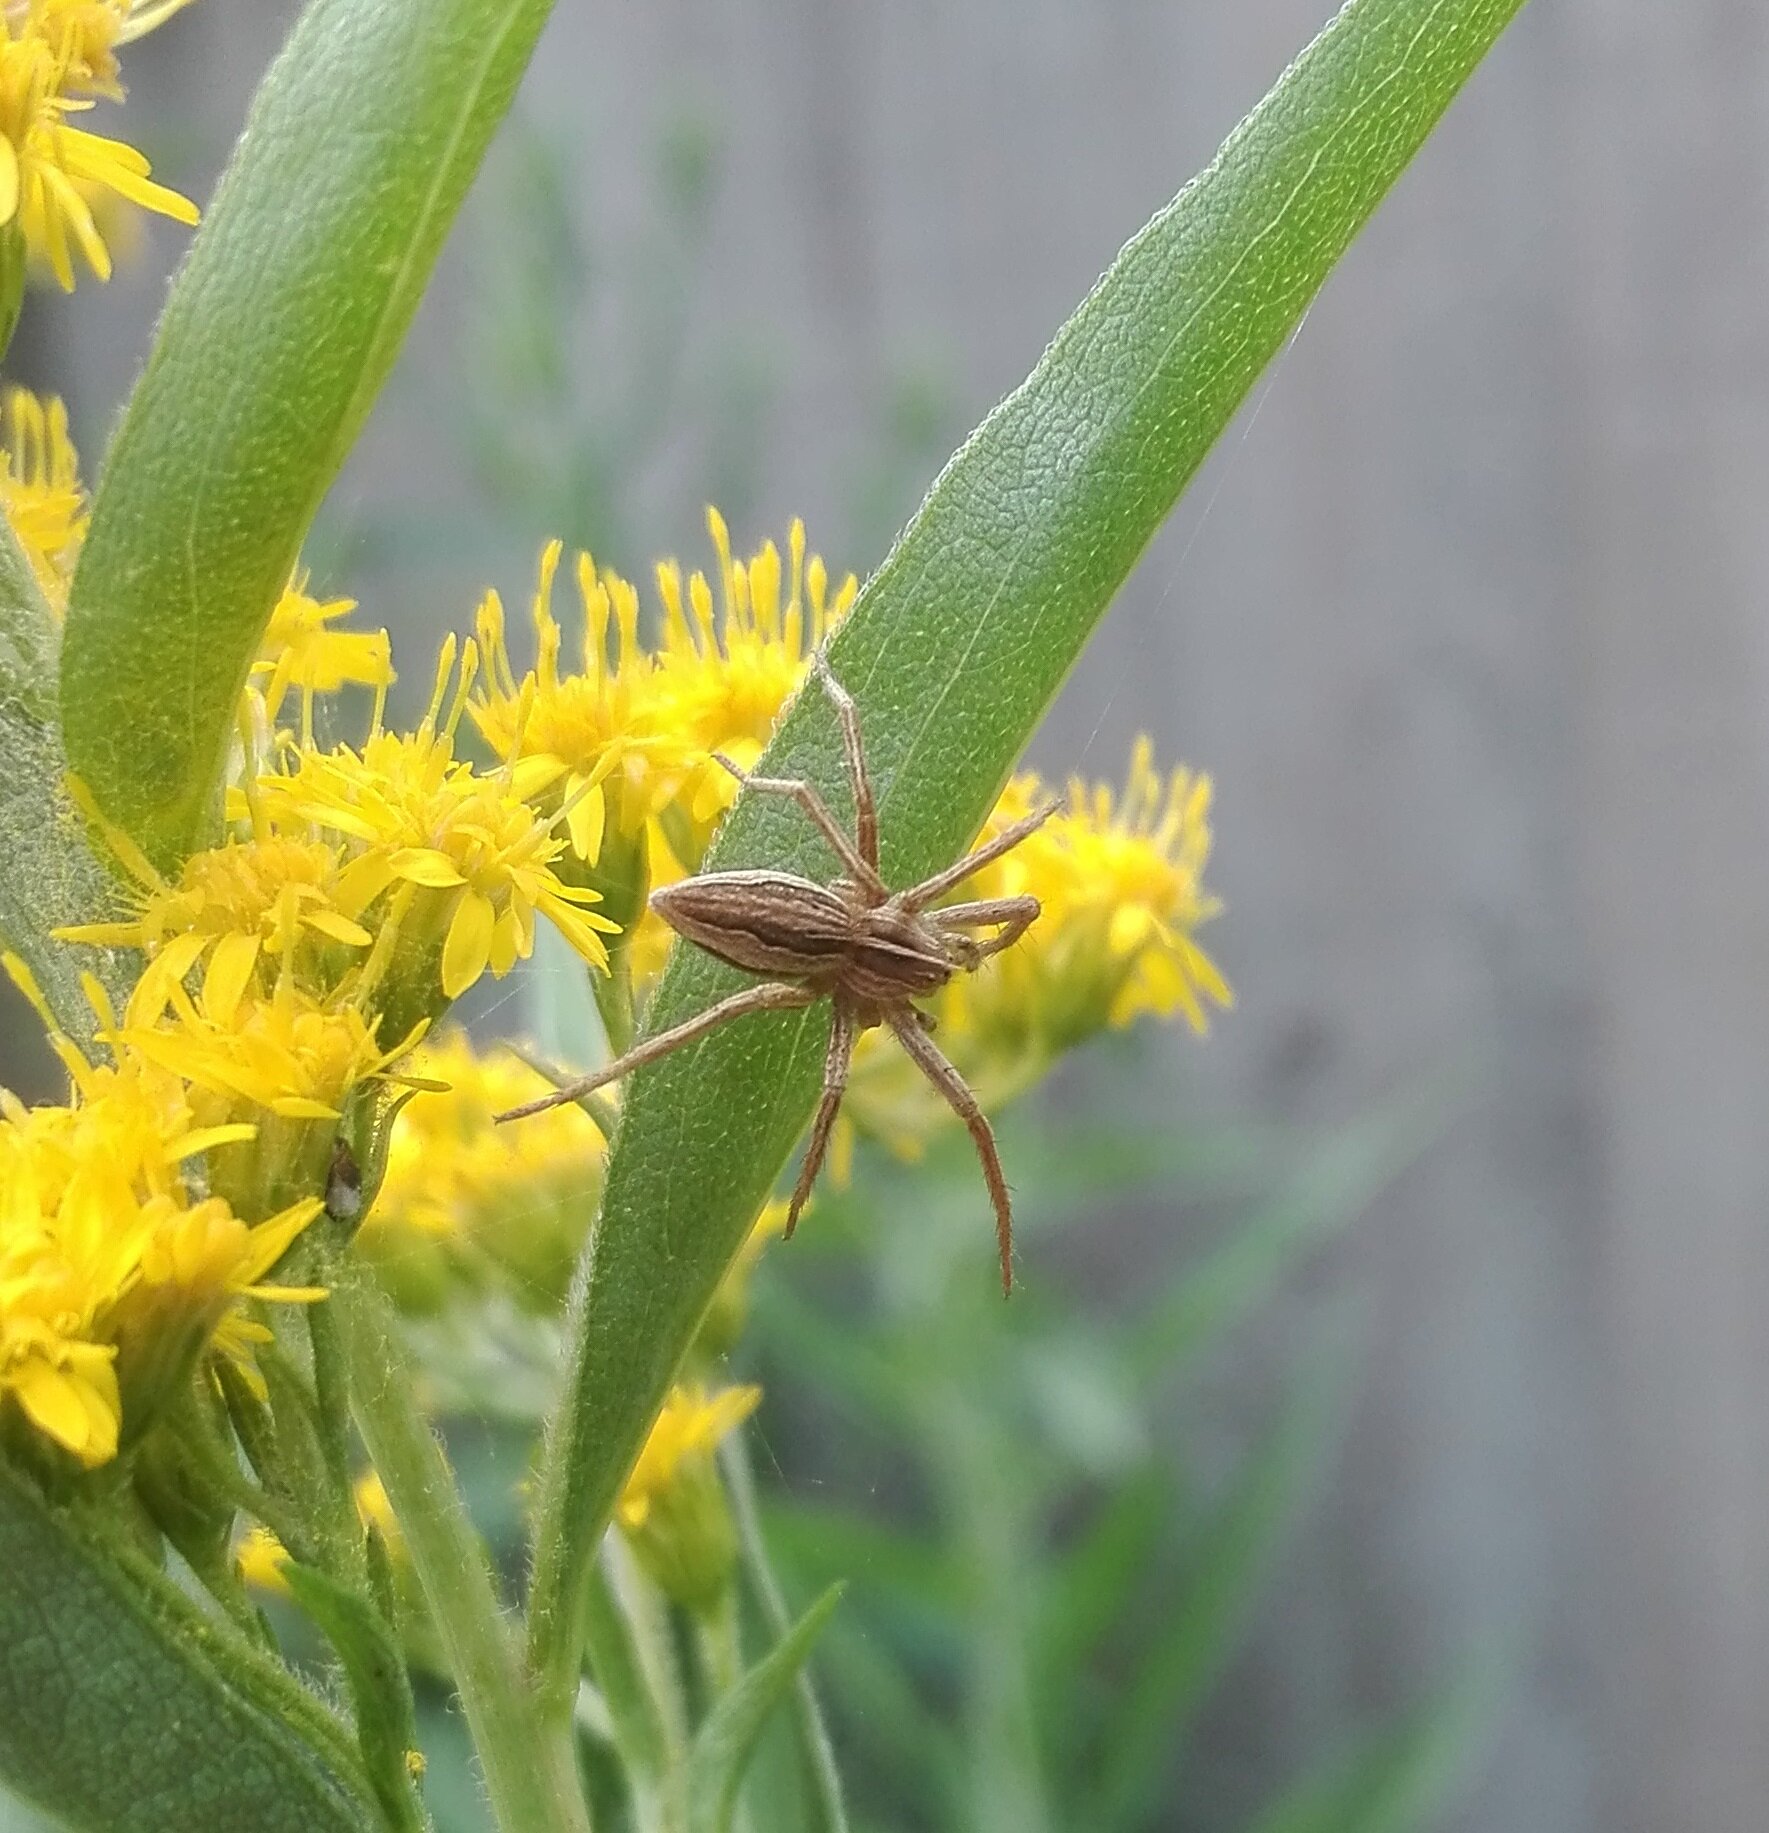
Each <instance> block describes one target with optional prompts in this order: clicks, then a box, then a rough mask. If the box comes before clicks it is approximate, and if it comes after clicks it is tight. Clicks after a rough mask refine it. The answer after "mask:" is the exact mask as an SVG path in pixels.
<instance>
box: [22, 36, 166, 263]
mask: <svg viewBox="0 0 1769 1833" xmlns="http://www.w3.org/2000/svg"><path fill="white" fill-rule="evenodd" d="M67 10H69V9H64V8H53V7H42V6H27V7H26V9H25V10H24V12H23V13H22V15H21V14H20V13H19V12H18V11H17V9H16V8H9V9H8V10H7V11H6V13H5V14H4V15H0V30H3V31H4V36H0V228H5V227H8V226H9V225H11V224H13V223H17V224H19V225H20V226H21V227H22V229H23V231H24V237H25V241H26V244H27V246H28V247H29V248H30V249H31V250H32V252H33V253H37V254H40V255H41V257H42V258H43V259H44V260H45V261H47V263H48V265H49V267H50V270H51V271H52V272H53V273H54V275H55V277H56V279H57V280H58V281H59V282H60V284H61V286H62V288H63V290H64V291H68V292H71V291H72V290H73V286H74V266H73V259H72V248H73V247H74V246H77V247H78V248H79V250H80V252H81V253H82V254H83V255H84V256H85V258H86V261H87V264H88V265H89V266H90V267H91V269H92V271H93V273H95V274H96V275H97V276H98V278H99V279H101V280H108V279H109V278H110V274H111V257H110V251H109V250H108V249H107V248H106V246H105V242H104V238H103V236H102V235H101V234H100V233H99V229H98V225H97V223H96V222H95V220H94V218H93V213H92V206H91V203H90V201H89V199H88V196H87V194H86V190H85V187H90V186H97V187H99V188H101V189H103V190H107V191H111V192H114V193H115V194H116V195H117V196H119V197H123V198H126V199H128V201H129V202H131V203H134V204H139V205H140V206H141V207H142V208H143V209H145V210H154V211H158V212H159V213H160V214H161V215H162V216H169V217H171V218H173V219H174V220H175V221H177V222H181V223H195V222H196V220H197V208H196V206H195V205H194V204H193V203H191V202H190V200H189V199H188V198H185V197H181V196H180V195H179V194H178V193H177V192H176V191H169V190H167V189H166V187H165V186H164V185H158V184H155V183H154V182H153V181H152V179H151V178H150V177H149V176H148V174H149V170H150V168H149V166H148V162H147V160H146V159H145V158H144V157H143V156H142V155H141V154H140V153H139V152H137V151H136V150H135V148H134V147H132V146H127V145H125V144H124V143H123V142H122V141H120V140H107V139H105V138H104V137H103V136H102V135H100V134H93V133H88V132H86V131H85V129H83V128H78V127H70V126H69V125H68V121H67V117H68V116H69V115H71V114H77V113H79V112H81V111H82V110H84V109H87V108H90V107H91V106H92V103H91V100H90V95H89V94H83V93H82V92H83V91H85V92H102V93H110V92H111V91H110V89H107V88H106V87H105V86H106V84H107V83H108V84H109V85H111V88H114V83H115V76H114V69H115V67H114V64H113V63H111V62H110V61H109V59H108V51H106V50H105V49H103V48H101V47H100V45H99V39H98V37H97V36H94V35H91V34H89V33H85V32H82V31H79V30H70V29H68V28H67V24H66V22H65V21H61V20H58V18H57V15H58V14H61V13H63V12H65V11H67ZM105 10H107V9H101V8H99V9H92V14H93V17H95V18H96V17H97V15H98V14H99V13H100V12H103V11H105ZM111 10H114V9H111ZM150 15H152V22H153V23H158V18H159V17H163V16H164V15H163V12H161V11H160V10H158V9H141V11H140V14H139V17H141V18H148V17H149V16H150ZM51 34H54V35H53V36H52V35H51ZM119 36H120V35H119ZM112 42H113V43H115V42H117V40H116V39H113V41H112Z"/></svg>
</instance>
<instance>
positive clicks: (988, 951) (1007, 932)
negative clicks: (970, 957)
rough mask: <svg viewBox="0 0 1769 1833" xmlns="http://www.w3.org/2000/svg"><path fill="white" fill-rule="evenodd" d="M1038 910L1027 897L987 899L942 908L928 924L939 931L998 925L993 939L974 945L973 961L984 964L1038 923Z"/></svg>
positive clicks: (934, 913)
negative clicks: (933, 924) (935, 926)
mask: <svg viewBox="0 0 1769 1833" xmlns="http://www.w3.org/2000/svg"><path fill="white" fill-rule="evenodd" d="M1040 909H1041V906H1040V904H1039V902H1038V900H1037V898H1035V897H1032V896H1030V895H1027V896H1024V897H990V898H983V899H981V900H979V901H978V902H977V903H974V904H943V905H942V906H941V907H940V908H939V909H938V910H936V911H934V912H933V913H932V916H931V918H930V920H931V921H932V922H934V923H936V924H938V925H939V927H940V928H942V929H987V928H988V927H990V926H991V925H992V924H993V925H998V926H999V928H998V930H997V933H996V934H995V935H992V936H989V937H987V938H984V939H980V940H978V941H977V942H976V944H975V947H976V959H977V960H978V961H987V960H988V959H989V957H990V956H991V955H998V954H1000V953H1001V951H1002V950H1003V949H1004V948H1012V947H1013V945H1014V944H1015V943H1016V942H1017V941H1018V940H1019V939H1020V937H1021V936H1023V935H1024V934H1025V933H1026V931H1027V930H1028V929H1030V928H1031V927H1032V925H1033V924H1034V923H1035V922H1037V921H1038V914H1039V911H1040Z"/></svg>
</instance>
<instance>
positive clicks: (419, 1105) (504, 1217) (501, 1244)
mask: <svg viewBox="0 0 1769 1833" xmlns="http://www.w3.org/2000/svg"><path fill="white" fill-rule="evenodd" d="M406 1068H407V1070H408V1072H409V1074H410V1076H411V1079H412V1080H413V1081H414V1082H417V1081H422V1082H424V1083H426V1084H430V1085H432V1086H429V1087H426V1088H424V1089H421V1090H420V1091H419V1092H418V1093H416V1094H414V1095H413V1096H412V1097H411V1099H410V1100H408V1101H407V1102H406V1103H405V1104H404V1105H403V1106H402V1107H401V1109H400V1112H399V1117H398V1119H397V1120H396V1121H395V1122H394V1126H393V1136H392V1139H391V1140H390V1142H389V1144H388V1150H387V1166H386V1172H385V1175H384V1177H383V1179H382V1183H381V1190H380V1195H379V1196H378V1197H377V1198H376V1200H375V1203H374V1205H373V1207H372V1208H371V1209H370V1210H369V1213H368V1216H367V1217H366V1219H365V1221H364V1223H363V1227H362V1229H361V1231H360V1232H359V1233H358V1235H357V1237H356V1246H357V1248H358V1250H359V1251H360V1252H362V1253H364V1254H366V1255H367V1256H368V1257H369V1258H370V1259H371V1260H372V1261H373V1262H374V1264H375V1266H376V1268H377V1269H378V1270H379V1271H380V1272H381V1274H382V1276H383V1277H384V1278H385V1280H386V1281H387V1283H388V1285H389V1287H390V1288H391V1289H392V1291H393V1293H394V1295H395V1297H396V1298H398V1299H399V1300H400V1302H401V1303H402V1304H405V1305H407V1306H408V1307H409V1308H411V1309H414V1310H431V1309H434V1308H435V1307H436V1305H437V1304H438V1303H440V1302H442V1301H443V1300H445V1299H446V1298H447V1297H448V1296H449V1295H450V1293H451V1292H454V1291H458V1290H459V1289H460V1287H461V1286H462V1285H467V1286H483V1285H484V1284H485V1283H486V1282H487V1280H488V1279H493V1280H496V1281H497V1282H498V1283H499V1284H502V1285H505V1286H507V1287H509V1288H510V1289H511V1290H512V1293H513V1296H514V1297H515V1298H516V1299H517V1301H518V1302H519V1303H521V1304H523V1305H524V1306H526V1307H528V1308H531V1309H539V1310H551V1309H554V1308H556V1307H557V1306H558V1304H559V1303H560V1302H562V1300H563V1298H564V1294H565V1287H566V1285H567V1283H568V1281H569V1279H570V1274H571V1269H572V1266H573V1264H574V1262H575V1260H576V1257H577V1252H578V1249H579V1247H580V1246H581V1245H582V1242H583V1238H584V1234H585V1232H586V1230H587V1229H588V1226H589V1221H590V1217H591V1216H592V1214H593V1213H594V1211H595V1207H596V1198H597V1195H598V1192H599V1191H600V1189H601V1179H602V1158H603V1153H604V1151H605V1149H606V1148H605V1142H604V1141H603V1138H602V1134H601V1131H600V1129H599V1128H598V1127H597V1126H596V1123H595V1122H594V1121H593V1120H592V1119H591V1118H590V1117H589V1115H588V1114H586V1113H585V1112H584V1111H583V1109H582V1108H580V1107H577V1106H576V1105H575V1104H571V1103H567V1104H566V1105H565V1106H563V1107H555V1108H549V1109H548V1110H547V1111H546V1112H545V1113H542V1114H537V1115H535V1116H534V1124H533V1125H532V1126H529V1125H527V1124H525V1125H523V1126H519V1127H500V1126H498V1125H497V1124H496V1116H497V1115H498V1114H500V1113H502V1112H504V1111H505V1110H506V1109H508V1108H512V1107H516V1106H519V1105H520V1104H522V1103H523V1102H526V1101H532V1100H533V1099H534V1098H535V1097H536V1096H537V1095H544V1094H546V1093H548V1092H549V1089H550V1087H551V1084H550V1083H548V1082H547V1080H546V1079H545V1078H544V1077H543V1076H541V1075H539V1074H538V1073H537V1072H536V1071H534V1070H532V1069H530V1068H528V1067H527V1065H525V1064H524V1063H522V1062H520V1061H519V1060H518V1059H517V1058H516V1057H515V1056H513V1055H511V1054H510V1053H509V1052H508V1051H505V1050H494V1051H491V1052H488V1053H486V1054H484V1055H481V1054H480V1053H479V1052H477V1051H476V1050H475V1049H474V1048H473V1045H472V1043H471V1041H470V1040H469V1039H468V1037H467V1035H466V1033H465V1032H463V1031H459V1030H450V1031H449V1032H447V1033H445V1034H444V1035H443V1036H441V1037H440V1038H437V1039H434V1040H432V1041H429V1042H427V1043H425V1044H424V1045H423V1046H422V1047H421V1048H420V1049H419V1050H417V1051H416V1052H415V1053H414V1054H413V1056H412V1059H411V1061H410V1063H409V1064H407V1065H406ZM437 1084H440V1085H442V1086H434V1085H437Z"/></svg>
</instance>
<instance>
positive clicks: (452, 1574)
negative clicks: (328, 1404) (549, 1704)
mask: <svg viewBox="0 0 1769 1833" xmlns="http://www.w3.org/2000/svg"><path fill="white" fill-rule="evenodd" d="M330 1303H331V1304H333V1305H335V1306H337V1308H338V1325H339V1335H340V1339H341V1341H342V1343H343V1346H344V1353H345V1356H346V1358H347V1361H348V1364H349V1369H350V1376H351V1399H352V1403H353V1409H354V1412H355V1415H356V1424H357V1429H358V1430H359V1431H360V1432H361V1433H362V1437H363V1442H364V1443H365V1444H366V1445H367V1446H368V1450H369V1455H370V1457H371V1458H373V1460H374V1464H375V1468H376V1470H377V1471H378V1472H379V1473H380V1476H381V1481H382V1482H383V1483H384V1484H385V1485H386V1486H387V1494H388V1498H389V1499H390V1500H391V1502H392V1504H393V1512H394V1514H395V1515H396V1516H397V1517H398V1520H399V1525H400V1530H401V1532H402V1534H403V1535H404V1538H405V1544H406V1549H407V1551H408V1552H409V1553H410V1555H411V1561H412V1567H413V1569H414V1570H415V1571H416V1573H417V1575H418V1582H419V1583H420V1584H421V1585H422V1586H423V1588H424V1596H425V1599H426V1601H427V1602H428V1603H429V1606H430V1611H431V1615H432V1618H433V1619H434V1622H435V1626H436V1630H437V1633H438V1635H439V1636H440V1638H441V1640H442V1644H443V1647H444V1649H445V1650H446V1652H447V1655H448V1663H449V1668H450V1671H451V1672H452V1674H453V1676H454V1683H455V1687H456V1690H457V1691H458V1692H459V1694H460V1698H461V1706H462V1709H463V1710H464V1712H465V1713H466V1715H467V1723H468V1725H469V1726H470V1727H471V1729H472V1733H473V1743H474V1748H475V1749H476V1751H477V1753H478V1756H479V1762H480V1767H481V1770H482V1772H483V1774H484V1778H485V1791H486V1794H487V1795H488V1796H489V1798H490V1801H491V1808H492V1813H493V1815H494V1817H495V1819H496V1823H497V1825H498V1826H499V1827H500V1828H501V1829H503V1833H589V1827H590V1819H589V1812H588V1809H587V1808H586V1807H585V1805H584V1800H583V1792H582V1788H581V1785H580V1783H579V1781H578V1777H577V1752H576V1743H575V1734H574V1732H573V1728H572V1726H571V1724H570V1722H569V1720H568V1721H567V1722H566V1723H565V1724H564V1725H563V1726H561V1727H559V1728H557V1730H556V1732H555V1733H554V1734H553V1735H550V1736H549V1735H546V1734H544V1733H543V1731H542V1727H541V1724H540V1720H539V1717H538V1715H537V1714H536V1711H535V1704H534V1699H533V1697H532V1695H531V1694H530V1692H529V1688H528V1683H527V1678H526V1676H525V1675H524V1674H523V1671H522V1667H521V1663H520V1661H519V1659H518V1656H517V1652H516V1644H515V1642H514V1641H513V1640H512V1638H511V1635H510V1632H509V1628H508V1626H507V1625H506V1623H505V1620H504V1616H503V1612H502V1609H501V1607H500V1605H499V1601H498V1596H497V1592H496V1589H495V1587H494V1585H493V1583H492V1575H491V1567H490V1564H489V1562H488V1560H487V1559H486V1555H485V1548H484V1546H483V1544H482V1543H481V1541H480V1539H479V1536H478V1534H477V1533H476V1532H475V1530H474V1527H473V1524H472V1522H471V1521H470V1520H469V1519H468V1517H467V1512H466V1509H465V1507H464V1506H463V1505H462V1502H461V1497H460V1492H459V1491H458V1490H457V1488H456V1487H455V1482H454V1477H453V1474H452V1472H451V1471H450V1470H449V1467H448V1460H447V1459H446V1457H444V1455H443V1451H442V1446H441V1444H440V1443H439V1442H438V1440H437V1437H436V1435H435V1433H434V1432H433V1431H432V1430H431V1429H430V1422H429V1421H428V1420H427V1419H426V1418H425V1417H424V1415H423V1413H422V1412H421V1411H420V1410H419V1407H418V1404H417V1400H416V1397H415V1395H416V1380H417V1374H416V1370H415V1368H414V1367H413V1365H412V1362H411V1358H410V1356H409V1355H408V1354H407V1352H406V1348H405V1345H404V1344H403V1343H402V1342H401V1341H400V1340H399V1337H398V1334H397V1328H396V1325H395V1323H394V1320H393V1317H392V1315H391V1312H390V1310H389V1308H388V1305H387V1301H386V1299H385V1298H384V1297H383V1296H382V1294H381V1292H380V1290H379V1289H378V1288H377V1287H376V1286H375V1285H374V1283H373V1279H372V1276H371V1275H369V1274H368V1273H366V1272H365V1271H364V1270H363V1269H362V1268H360V1267H358V1266H356V1265H355V1264H354V1263H352V1262H350V1261H348V1260H346V1261H345V1262H344V1263H343V1264H342V1265H340V1267H339V1268H338V1272H337V1282H336V1284H335V1285H334V1286H333V1288H332V1297H331V1300H330Z"/></svg>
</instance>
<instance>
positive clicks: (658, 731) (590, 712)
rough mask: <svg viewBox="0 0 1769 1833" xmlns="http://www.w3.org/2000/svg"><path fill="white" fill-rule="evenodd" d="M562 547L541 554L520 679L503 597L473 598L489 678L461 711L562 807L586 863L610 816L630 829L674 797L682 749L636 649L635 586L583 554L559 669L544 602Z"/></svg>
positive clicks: (648, 665)
mask: <svg viewBox="0 0 1769 1833" xmlns="http://www.w3.org/2000/svg"><path fill="white" fill-rule="evenodd" d="M560 553H561V547H560V544H559V543H558V542H557V541H554V542H552V543H550V544H549V545H548V547H547V548H546V549H545V550H544V552H543V553H542V555H541V562H540V577H539V581H538V583H537V585H536V587H535V594H534V601H533V605H532V608H531V616H532V619H533V622H534V630H535V639H536V648H537V660H536V663H535V666H534V668H533V669H532V670H531V671H530V672H529V673H528V674H526V675H524V676H523V677H522V679H521V680H520V681H518V680H517V678H516V672H515V669H514V668H513V667H512V665H511V662H510V652H509V645H508V643H507V641H506V639H505V634H504V606H503V601H502V599H500V598H499V596H498V594H497V593H496V592H490V593H488V594H487V595H486V597H485V600H484V602H483V603H482V604H481V605H480V607H479V612H478V617H477V629H478V635H479V644H480V648H481V650H482V652H483V653H484V656H485V659H486V674H485V677H484V678H483V679H482V681H481V682H480V683H479V686H478V691H477V693H476V694H475V696H474V699H473V701H472V703H471V706H470V709H469V710H470V711H471V713H472V716H473V722H474V724H475V725H477V726H478V728H479V730H480V732H481V734H482V735H483V736H484V738H485V740H486V742H487V743H488V744H489V745H490V746H491V747H492V749H493V750H494V751H495V752H496V753H497V754H498V756H500V757H517V758H521V759H522V760H524V765H525V781H526V783H527V787H528V793H529V794H530V795H541V794H544V793H547V792H551V793H550V795H549V796H548V812H549V813H550V812H553V810H555V809H562V810H563V812H564V816H565V822H566V826H567V829H568V831H569V832H570V835H571V843H572V847H573V849H574V850H575V852H576V853H577V856H578V857H579V858H580V859H582V860H584V861H586V862H587V863H588V864H591V865H594V864H595V863H596V861H597V860H598V859H599V858H600V856H601V852H602V838H603V835H604V833H605V832H606V831H607V828H608V825H609V818H610V815H612V817H613V824H614V827H615V829H616V831H617V832H619V833H622V834H625V835H627V836H631V835H632V834H634V833H636V832H637V831H638V829H639V827H640V825H641V824H642V823H643V821H644V820H645V818H646V816H648V815H651V814H655V813H656V812H657V810H658V809H659V808H661V807H662V806H663V804H664V802H665V801H667V800H668V798H669V796H670V795H671V793H672V792H673V790H674V787H675V784H676V782H677V781H678V780H679V778H680V774H681V771H682V769H683V768H684V766H685V765H686V762H687V759H688V748H687V746H686V744H685V743H684V742H683V740H682V738H681V737H680V736H679V735H678V734H676V733H674V732H672V731H670V730H668V729H667V728H666V727H665V726H664V725H663V724H662V723H661V718H660V715H661V709H660V708H659V706H658V704H657V699H656V695H655V694H654V693H653V691H652V687H653V677H654V673H655V668H654V664H653V662H652V659H651V658H650V656H648V655H647V654H645V652H644V651H643V650H642V649H641V648H640V646H639V640H638V618H639V595H638V593H637V592H635V591H634V590H633V588H632V586H631V585H629V584H628V583H627V581H626V580H624V579H622V578H621V577H620V576H619V574H617V573H611V572H606V571H604V572H600V573H598V571H597V569H596V564H595V562H594V561H593V560H592V559H591V558H590V556H589V555H588V554H579V555H578V557H577V568H576V572H577V592H578V598H579V601H580V603H581V605H582V609H583V630H582V634H581V637H580V641H579V654H578V658H577V667H576V670H575V671H571V670H568V671H567V672H565V673H561V672H560V656H561V651H562V647H563V635H562V632H561V630H560V627H559V622H558V620H557V619H556V618H555V617H554V615H553V605H552V599H553V578H554V575H555V574H556V572H557V571H558V567H559V559H560ZM611 636H612V639H613V641H612V645H611V643H610V638H611ZM611 649H612V653H611Z"/></svg>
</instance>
